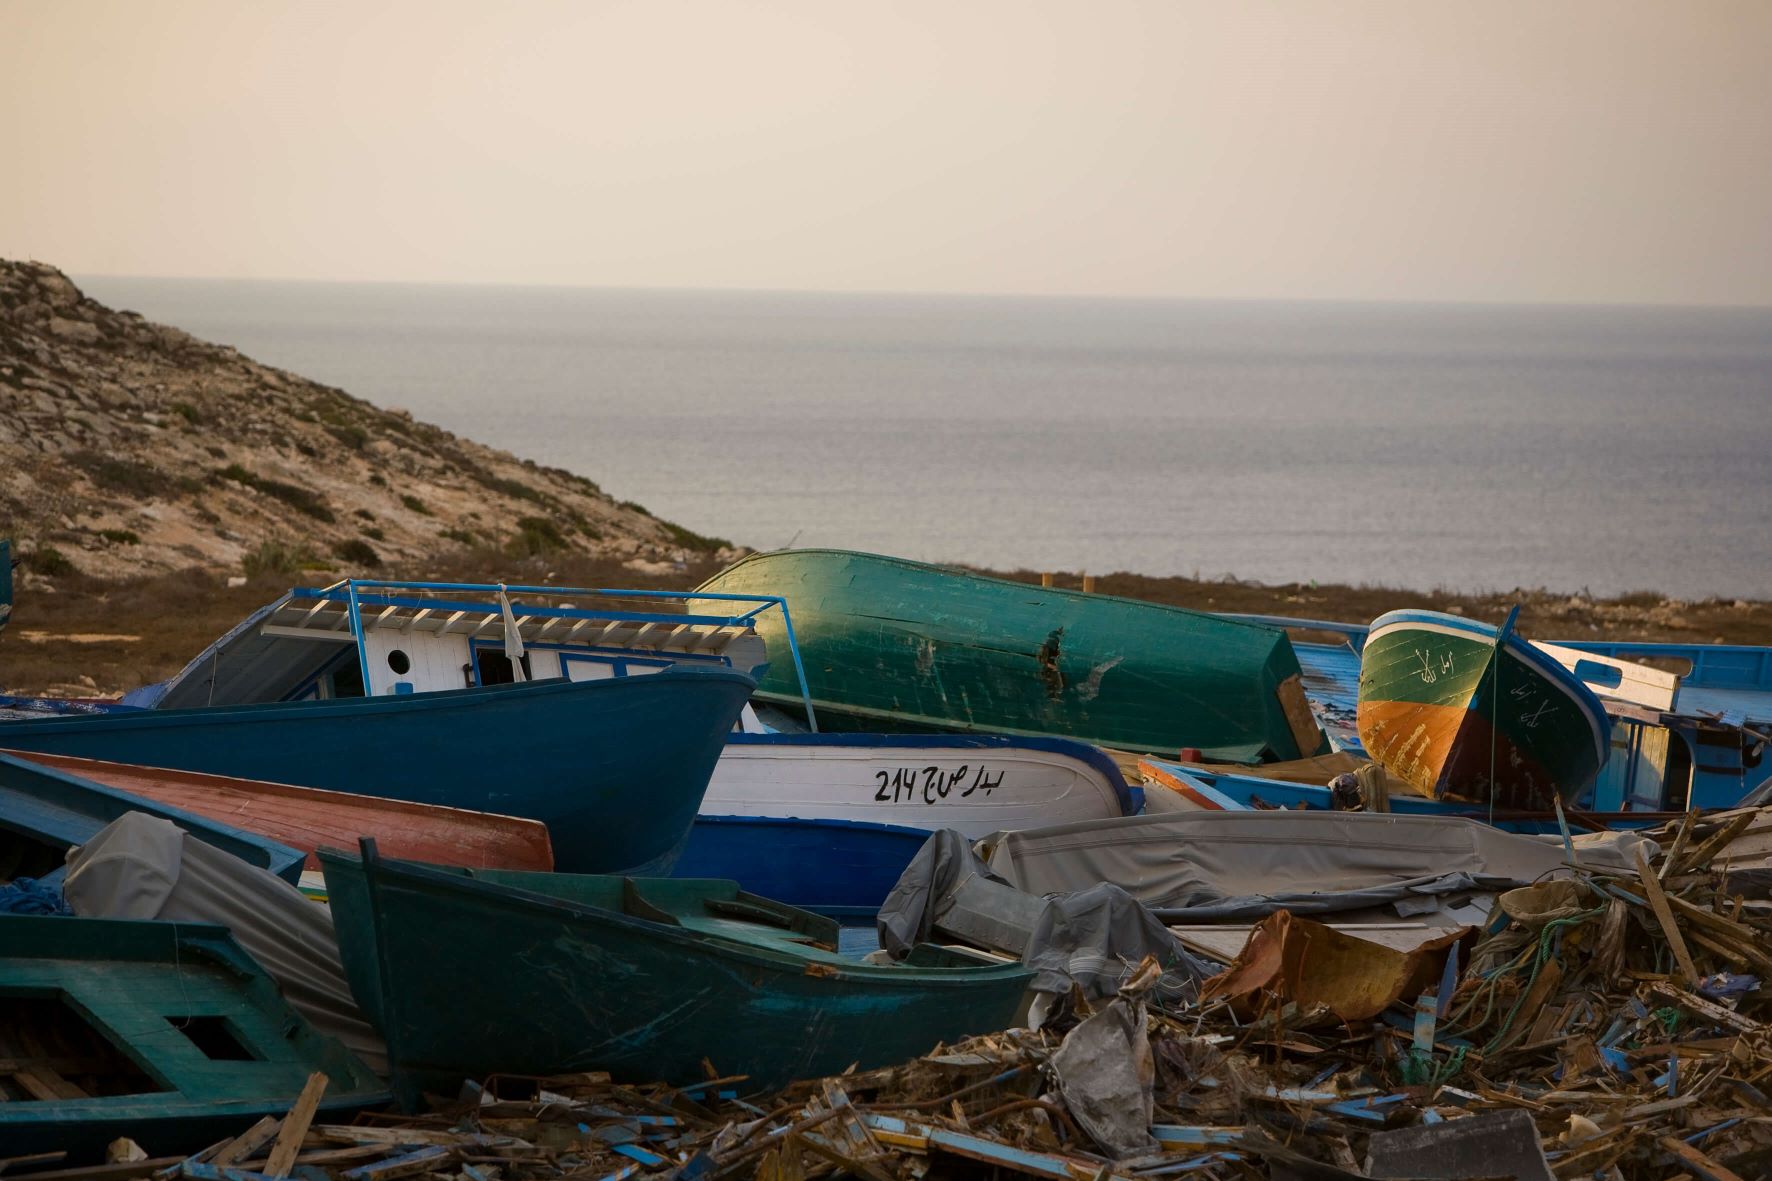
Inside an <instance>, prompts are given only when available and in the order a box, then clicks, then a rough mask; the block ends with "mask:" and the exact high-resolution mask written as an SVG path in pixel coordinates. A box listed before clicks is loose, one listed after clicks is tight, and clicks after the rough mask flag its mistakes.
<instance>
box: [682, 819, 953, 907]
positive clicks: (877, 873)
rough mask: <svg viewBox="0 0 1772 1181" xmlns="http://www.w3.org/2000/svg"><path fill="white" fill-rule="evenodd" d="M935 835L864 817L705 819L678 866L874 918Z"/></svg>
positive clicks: (687, 873) (802, 903)
mask: <svg viewBox="0 0 1772 1181" xmlns="http://www.w3.org/2000/svg"><path fill="white" fill-rule="evenodd" d="M928 839H929V833H928V831H927V830H925V829H920V828H901V827H900V826H898V825H896V824H871V823H868V822H866V821H859V820H801V819H797V818H794V817H770V816H700V817H697V818H696V821H695V824H694V826H693V827H692V828H691V829H690V830H689V841H688V843H687V844H686V845H685V846H684V847H683V854H682V856H681V857H679V858H678V859H677V865H676V868H675V869H674V870H672V874H673V876H676V877H682V878H729V879H731V880H733V881H735V882H737V883H738V884H739V885H740V886H741V887H742V888H743V889H745V890H746V891H747V892H749V893H752V894H761V895H762V896H763V897H765V898H773V899H775V900H776V901H777V902H785V903H787V904H788V905H789V906H797V907H799V908H800V909H802V910H811V911H816V912H818V913H819V914H825V915H830V916H831V917H833V918H839V919H841V918H863V917H872V916H873V915H874V914H875V913H876V912H878V911H879V909H880V904H881V903H882V902H884V901H885V900H886V895H887V894H888V893H890V892H891V890H892V887H893V886H895V885H897V883H898V879H899V875H901V874H902V873H903V872H904V868H905V866H906V865H909V864H910V861H911V858H913V857H915V856H916V855H917V850H918V849H921V848H922V847H923V842H925V841H927V840H928Z"/></svg>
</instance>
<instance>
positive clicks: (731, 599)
mask: <svg viewBox="0 0 1772 1181" xmlns="http://www.w3.org/2000/svg"><path fill="white" fill-rule="evenodd" d="M340 591H342V592H343V593H344V597H345V603H346V609H347V611H348V612H349V615H350V623H351V635H352V637H353V638H354V639H355V640H356V643H357V660H358V664H359V666H360V667H361V669H362V673H363V684H364V687H365V689H366V690H367V688H368V685H369V653H368V649H367V647H366V645H365V644H364V642H363V605H364V601H365V598H366V597H367V598H369V599H370V600H371V603H372V605H386V606H407V605H419V604H418V603H400V602H398V601H396V600H393V599H390V598H384V597H378V596H376V595H375V594H374V592H378V591H381V592H386V591H418V592H426V591H430V592H436V593H446V594H457V595H464V594H488V595H499V594H503V595H506V596H509V595H547V596H549V597H552V598H565V597H567V596H571V597H573V598H584V597H587V596H591V597H601V598H611V599H614V598H620V599H658V600H675V601H679V602H682V603H684V604H687V603H688V602H689V601H690V600H692V599H693V600H706V601H708V602H719V603H747V604H750V605H751V607H750V610H748V611H745V612H744V613H743V614H740V615H729V616H722V615H687V614H685V615H665V614H654V613H651V612H644V613H642V612H624V611H582V610H577V609H574V608H551V609H550V608H542V609H537V608H533V607H532V608H520V605H519V604H517V603H512V604H511V609H512V611H513V612H518V611H521V613H522V614H525V615H530V616H534V615H537V614H541V613H542V612H543V611H545V612H546V613H547V614H551V615H555V616H559V617H567V618H582V619H609V620H614V621H621V622H636V623H665V622H680V623H688V624H693V625H696V626H702V627H745V628H754V626H755V621H756V619H757V617H758V616H759V615H761V614H763V613H764V612H765V611H769V610H771V609H773V610H777V611H780V612H781V623H782V630H783V632H784V633H785V634H786V635H787V639H788V655H789V656H790V657H792V658H793V662H794V676H795V678H796V679H797V680H798V681H799V682H800V701H801V704H802V705H804V706H805V708H806V726H807V728H808V729H809V730H811V731H812V732H813V733H815V734H816V733H817V732H818V716H817V714H816V713H815V712H814V710H813V706H812V691H811V689H810V688H809V687H808V686H807V684H806V666H805V664H804V663H803V662H802V661H801V659H800V641H799V639H798V637H796V636H795V635H794V620H793V616H792V615H791V614H790V613H789V612H788V601H787V600H786V599H784V598H782V597H781V596H780V595H737V594H727V593H723V592H719V591H666V590H633V589H623V588H619V587H574V586H512V585H510V584H508V583H498V582H407V581H386V580H382V579H374V578H348V579H345V580H344V581H342V582H335V583H333V584H332V585H331V586H327V587H322V588H320V589H319V590H318V591H313V592H310V593H309V595H308V596H303V597H313V598H322V597H324V598H333V597H334V596H336V595H337V594H338V593H339V592H340ZM366 592H368V594H367V595H366ZM452 605H454V606H456V607H461V606H463V605H464V604H461V603H459V602H456V603H453V604H452ZM475 606H480V607H484V608H485V609H486V610H488V611H496V610H498V607H497V605H496V604H491V603H485V604H475Z"/></svg>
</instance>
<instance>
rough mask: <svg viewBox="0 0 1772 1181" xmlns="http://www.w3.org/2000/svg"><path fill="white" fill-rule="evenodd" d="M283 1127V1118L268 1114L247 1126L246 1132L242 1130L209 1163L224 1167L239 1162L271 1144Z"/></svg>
mask: <svg viewBox="0 0 1772 1181" xmlns="http://www.w3.org/2000/svg"><path fill="white" fill-rule="evenodd" d="M282 1127H283V1121H282V1120H280V1119H278V1118H276V1117H275V1116H270V1115H267V1116H265V1117H264V1118H263V1119H261V1120H259V1121H258V1122H257V1123H256V1124H253V1125H252V1126H251V1127H250V1128H247V1129H246V1130H245V1131H244V1132H241V1133H240V1134H239V1135H238V1136H236V1137H234V1138H233V1139H232V1140H230V1141H228V1142H227V1143H226V1144H224V1145H222V1146H221V1148H220V1149H219V1150H218V1151H217V1152H216V1153H215V1155H214V1156H211V1157H210V1158H209V1163H210V1164H212V1165H220V1166H223V1167H226V1166H228V1165H233V1164H239V1163H240V1162H241V1161H243V1160H245V1159H246V1158H247V1157H249V1156H251V1155H252V1154H253V1153H255V1152H257V1151H258V1150H259V1149H261V1148H263V1147H264V1146H265V1145H267V1144H269V1143H270V1142H271V1141H272V1140H274V1139H276V1138H277V1133H278V1132H279V1131H281V1130H282Z"/></svg>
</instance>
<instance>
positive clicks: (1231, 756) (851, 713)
mask: <svg viewBox="0 0 1772 1181" xmlns="http://www.w3.org/2000/svg"><path fill="white" fill-rule="evenodd" d="M751 696H752V698H753V699H754V700H757V701H761V702H763V703H764V704H766V705H774V706H782V705H792V706H798V705H801V704H803V703H802V701H801V700H800V698H798V697H793V696H790V695H789V694H785V693H774V692H771V691H770V690H767V689H763V688H759V689H757V691H756V692H755V693H753V694H752V695H751ZM812 704H813V705H814V706H815V707H816V708H817V709H818V712H819V714H820V715H821V716H822V715H826V714H828V715H830V716H831V717H859V718H864V719H866V720H869V721H873V720H882V721H895V722H899V723H902V724H904V725H906V726H933V727H940V728H941V730H942V731H946V732H948V733H952V734H953V735H954V736H955V737H960V738H972V737H979V738H983V737H989V736H992V735H996V736H1002V737H1009V738H1017V739H1023V738H1052V737H1055V735H1053V733H1052V732H1051V731H1050V730H1022V729H1019V728H1017V727H1014V726H999V725H991V726H988V727H987V726H974V725H973V724H972V723H968V722H963V721H960V720H958V719H955V718H940V717H935V716H932V715H930V714H914V713H908V712H902V711H897V710H887V709H877V708H875V707H873V706H866V705H852V704H849V703H847V702H839V701H833V700H830V699H827V698H823V697H814V698H813V699H812ZM821 733H829V734H855V733H866V731H852V730H828V731H821ZM0 734H4V731H0ZM734 737H736V735H734ZM907 737H916V738H921V737H924V735H921V734H913V735H907ZM1062 737H1063V738H1064V739H1065V740H1066V741H1069V742H1081V743H1085V744H1087V745H1089V746H1094V747H1104V746H1109V747H1113V748H1114V749H1116V750H1127V751H1133V752H1135V753H1140V754H1143V753H1161V754H1165V755H1169V756H1173V755H1176V754H1179V753H1180V752H1181V751H1183V750H1186V749H1190V748H1189V747H1184V746H1164V747H1152V746H1149V745H1146V744H1140V743H1135V742H1128V741H1126V740H1125V739H1119V738H1080V737H1078V736H1076V735H1063V736H1062ZM1192 749H1195V750H1199V751H1200V752H1202V753H1203V754H1216V755H1220V756H1223V757H1222V758H1221V759H1219V760H1215V761H1226V762H1237V761H1239V760H1240V759H1247V760H1248V761H1249V762H1250V763H1251V764H1252V765H1253V764H1258V763H1260V762H1261V752H1262V751H1264V750H1270V749H1271V746H1270V745H1269V744H1268V743H1266V742H1255V741H1251V742H1238V743H1232V744H1230V745H1228V746H1226V745H1219V746H1197V745H1195V746H1192ZM1102 757H1103V758H1106V757H1107V756H1106V755H1103V756H1102ZM1121 779H1122V781H1124V779H1125V776H1123V775H1122V776H1121Z"/></svg>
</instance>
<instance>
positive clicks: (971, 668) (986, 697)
mask: <svg viewBox="0 0 1772 1181" xmlns="http://www.w3.org/2000/svg"><path fill="white" fill-rule="evenodd" d="M698 593H699V594H704V595H705V594H741V595H753V596H757V595H771V596H779V597H780V598H782V599H783V600H785V601H786V603H787V605H788V607H789V609H790V610H791V612H792V616H793V620H794V626H795V628H796V629H797V633H798V644H797V648H798V651H797V654H796V653H793V652H792V651H791V650H790V654H792V655H797V659H796V660H795V661H794V662H793V663H794V664H800V665H803V666H804V669H805V681H806V685H807V689H808V691H809V694H808V695H809V697H810V699H811V702H812V705H813V707H814V710H815V713H816V715H817V720H818V723H819V725H820V727H821V728H823V729H827V730H851V731H853V730H862V731H879V730H888V731H907V730H908V731H929V730H938V731H939V730H949V731H973V732H987V733H990V732H998V733H1004V734H1022V735H1040V734H1052V735H1062V736H1065V737H1070V738H1077V739H1081V740H1083V741H1085V742H1089V743H1093V744H1095V745H1098V746H1114V747H1120V748H1123V749H1127V750H1137V751H1145V752H1153V753H1159V754H1169V755H1174V754H1176V753H1177V752H1179V751H1180V750H1181V749H1182V748H1184V747H1197V748H1199V749H1200V750H1202V751H1204V752H1207V753H1208V755H1209V757H1212V758H1214V759H1217V760H1219V761H1224V762H1244V763H1247V762H1261V761H1271V760H1276V759H1292V758H1297V757H1299V756H1301V755H1309V754H1315V753H1318V752H1320V751H1321V750H1324V749H1327V748H1326V745H1325V740H1324V737H1323V732H1322V731H1321V729H1319V728H1318V726H1317V723H1316V721H1315V719H1314V718H1313V717H1312V716H1311V711H1310V706H1309V703H1308V702H1307V701H1306V699H1305V695H1304V690H1303V688H1302V686H1301V682H1300V673H1299V665H1298V660H1297V658H1296V657H1295V656H1294V655H1293V652H1292V646H1291V643H1290V641H1288V640H1287V638H1286V635H1285V633H1284V632H1282V631H1280V630H1278V629H1275V628H1268V627H1262V626H1259V625H1255V624H1247V623H1240V622H1235V621H1231V620H1226V619H1220V618H1218V617H1215V616H1211V615H1205V614H1201V613H1199V612H1194V611H1185V610H1182V609H1181V608H1178V607H1165V606H1160V605H1157V604H1153V603H1142V602H1135V601H1133V600H1130V599H1121V598H1115V597H1113V596H1110V595H1095V594H1080V593H1077V592H1074V591H1063V590H1051V589H1042V588H1040V587H1036V586H1029V585H1027V584H1025V583H1019V582H1008V581H1005V580H1002V579H997V578H985V577H982V576H979V575H975V574H968V573H964V572H962V571H957V570H950V569H944V568H942V567H938V566H928V565H923V564H921V563H918V562H907V561H902V560H900V559H897V558H886V557H879V556H876V555H872V554H861V553H851V552H847V551H843V550H822V549H808V550H784V551H779V552H776V553H768V554H756V555H753V556H751V557H748V558H745V559H743V560H742V561H740V562H737V563H735V564H734V565H732V566H730V567H728V568H727V569H726V570H724V571H722V572H721V573H719V574H717V575H715V576H714V577H713V578H711V579H709V580H708V581H707V582H706V583H704V584H702V586H701V587H700V588H699V591H698ZM703 602H704V600H700V599H695V600H691V602H690V608H691V610H695V609H698V607H699V606H700V605H701V604H702V603H703ZM758 630H759V634H761V635H762V636H763V638H764V640H765V642H766V643H767V644H768V645H769V648H770V651H771V653H774V654H776V655H777V659H775V660H773V661H772V662H771V664H770V666H769V669H768V671H767V673H765V674H764V676H763V678H762V681H761V685H760V690H759V693H758V697H759V699H760V700H762V701H765V702H767V703H769V704H772V705H777V706H780V707H782V708H784V709H794V708H797V707H799V706H800V704H801V695H800V693H799V692H798V684H797V682H796V679H795V677H794V675H793V674H794V668H793V667H792V665H791V664H790V662H789V661H786V660H782V659H780V658H779V655H780V653H781V651H782V650H783V649H789V648H790V645H789V644H788V643H787V637H786V635H785V634H784V633H783V632H782V630H781V627H780V622H779V620H778V619H776V618H775V617H773V616H772V617H768V618H760V619H759V621H758Z"/></svg>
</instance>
